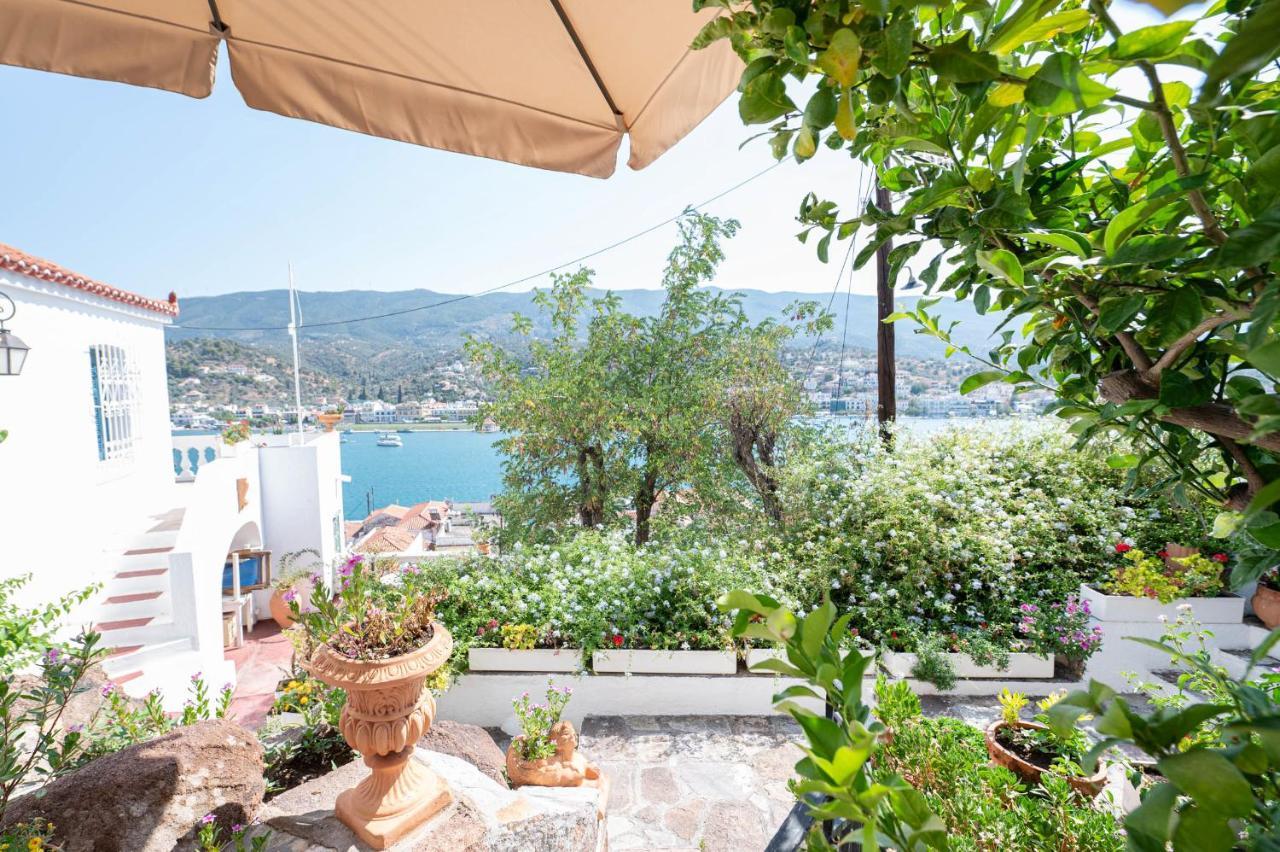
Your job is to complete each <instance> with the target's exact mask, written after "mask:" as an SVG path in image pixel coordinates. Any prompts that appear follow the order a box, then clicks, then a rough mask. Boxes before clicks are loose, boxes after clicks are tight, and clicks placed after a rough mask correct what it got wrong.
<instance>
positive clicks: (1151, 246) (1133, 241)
mask: <svg viewBox="0 0 1280 852" xmlns="http://www.w3.org/2000/svg"><path fill="white" fill-rule="evenodd" d="M1186 245H1187V240H1186V237H1175V236H1172V235H1170V234H1139V235H1138V236H1136V237H1130V238H1129V240H1128V241H1127V242H1125V243H1122V244H1121V245H1120V246H1119V247H1118V248H1117V249H1116V251H1115V253H1114V254H1112V255H1111V256H1110V257H1108V258H1106V259H1105V260H1104V261H1103V263H1104V264H1105V265H1106V266H1124V265H1126V264H1139V265H1142V266H1150V265H1152V264H1156V263H1161V262H1163V261H1166V260H1169V259H1170V258H1174V257H1178V256H1179V255H1180V254H1182V252H1184V251H1185V250H1186Z"/></svg>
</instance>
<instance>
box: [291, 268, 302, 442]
mask: <svg viewBox="0 0 1280 852" xmlns="http://www.w3.org/2000/svg"><path fill="white" fill-rule="evenodd" d="M294 298H295V296H294V292H293V263H292V261H291V262H290V263H289V336H290V337H292V338H293V407H294V416H295V417H297V419H298V434H299V435H301V434H302V371H301V368H300V366H299V364H298V317H297V313H296V311H295V309H294Z"/></svg>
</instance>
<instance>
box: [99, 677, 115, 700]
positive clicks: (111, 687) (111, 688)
mask: <svg viewBox="0 0 1280 852" xmlns="http://www.w3.org/2000/svg"><path fill="white" fill-rule="evenodd" d="M115 691H116V685H115V684H114V683H112V682H111V681H107V682H106V683H104V684H103V685H102V697H103V698H108V697H110V695H111V693H113V692H115Z"/></svg>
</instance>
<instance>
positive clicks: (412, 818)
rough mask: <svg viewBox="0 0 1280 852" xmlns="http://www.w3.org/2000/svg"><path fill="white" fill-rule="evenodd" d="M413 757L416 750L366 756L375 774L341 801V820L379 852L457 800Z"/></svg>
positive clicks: (336, 808)
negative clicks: (381, 755) (382, 755)
mask: <svg viewBox="0 0 1280 852" xmlns="http://www.w3.org/2000/svg"><path fill="white" fill-rule="evenodd" d="M412 756H413V746H409V747H407V748H405V749H404V750H403V751H399V752H395V753H393V754H388V755H386V756H384V757H380V756H378V755H376V754H369V755H366V756H365V758H364V762H365V764H366V765H367V766H368V767H369V768H370V769H372V770H373V774H371V775H370V776H369V777H368V778H366V779H365V780H364V781H361V782H360V783H359V784H358V785H356V786H355V787H353V788H351V789H350V790H347V791H345V792H344V793H342V794H341V795H340V796H338V801H337V805H336V807H335V808H334V811H335V813H336V814H337V815H338V819H340V820H342V823H343V825H345V826H347V828H350V829H351V830H352V831H354V832H355V833H356V836H358V837H359V838H360V839H361V840H363V841H364V842H365V843H367V844H369V845H370V846H372V847H373V848H374V849H386V848H387V847H388V846H390V845H391V844H393V843H395V842H396V841H397V840H399V839H401V838H402V837H404V836H405V835H407V834H409V833H410V832H412V831H413V830H414V829H415V828H417V827H418V826H420V825H422V824H423V823H424V822H426V821H427V820H428V819H430V818H431V817H433V816H435V814H436V813H438V812H439V811H440V810H441V809H443V808H444V807H445V806H446V805H448V804H449V803H450V802H451V801H453V796H452V795H451V794H450V793H449V788H448V787H446V786H445V784H444V782H443V781H442V780H441V779H440V777H439V776H438V775H436V774H435V773H434V772H432V771H431V770H430V769H427V768H426V767H425V766H423V765H422V764H421V763H419V762H418V761H416V760H413V759H411V758H412Z"/></svg>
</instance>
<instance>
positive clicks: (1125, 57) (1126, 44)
mask: <svg viewBox="0 0 1280 852" xmlns="http://www.w3.org/2000/svg"><path fill="white" fill-rule="evenodd" d="M1193 24H1194V21H1170V22H1169V23H1167V24H1156V25H1155V26H1154V27H1142V28H1141V29H1137V30H1134V31H1133V32H1130V33H1122V34H1121V35H1120V37H1119V38H1118V39H1116V41H1115V44H1113V45H1111V50H1110V51H1109V52H1108V55H1109V56H1110V57H1111V58H1112V59H1118V60H1120V61H1133V60H1135V59H1159V58H1160V57H1162V56H1168V55H1169V54H1171V53H1173V52H1174V51H1176V50H1177V49H1178V48H1179V47H1181V46H1182V39H1183V38H1184V37H1185V36H1186V35H1187V33H1189V32H1191V27H1192V25H1193Z"/></svg>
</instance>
